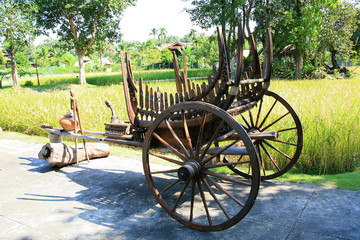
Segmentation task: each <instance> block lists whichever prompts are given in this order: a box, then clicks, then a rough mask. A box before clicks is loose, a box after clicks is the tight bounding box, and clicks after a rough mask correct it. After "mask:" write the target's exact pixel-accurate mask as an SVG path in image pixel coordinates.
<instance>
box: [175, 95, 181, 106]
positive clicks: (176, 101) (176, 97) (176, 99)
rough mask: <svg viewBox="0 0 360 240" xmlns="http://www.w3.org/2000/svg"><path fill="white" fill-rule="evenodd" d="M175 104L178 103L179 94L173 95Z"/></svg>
mask: <svg viewBox="0 0 360 240" xmlns="http://www.w3.org/2000/svg"><path fill="white" fill-rule="evenodd" d="M175 103H176V104H178V103H180V97H179V93H175Z"/></svg>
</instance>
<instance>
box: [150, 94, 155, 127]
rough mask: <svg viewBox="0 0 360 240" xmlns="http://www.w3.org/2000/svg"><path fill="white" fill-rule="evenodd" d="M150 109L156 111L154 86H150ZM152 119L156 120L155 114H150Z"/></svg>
mask: <svg viewBox="0 0 360 240" xmlns="http://www.w3.org/2000/svg"><path fill="white" fill-rule="evenodd" d="M150 111H151V113H152V112H153V111H154V92H153V88H150ZM150 119H151V121H152V120H154V116H153V114H151V115H150Z"/></svg>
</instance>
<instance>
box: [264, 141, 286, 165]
mask: <svg viewBox="0 0 360 240" xmlns="http://www.w3.org/2000/svg"><path fill="white" fill-rule="evenodd" d="M264 143H265V144H266V145H268V146H269V147H271V148H272V149H274V150H275V151H277V152H278V153H280V154H281V155H283V156H284V157H286V158H288V159H289V160H292V158H291V157H289V156H288V155H287V154H286V153H283V152H282V151H281V150H279V149H278V148H277V147H275V146H274V145H272V144H271V143H269V142H268V141H266V140H264Z"/></svg>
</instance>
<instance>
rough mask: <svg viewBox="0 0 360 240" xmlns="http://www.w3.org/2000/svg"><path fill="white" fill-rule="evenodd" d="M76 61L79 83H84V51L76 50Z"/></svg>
mask: <svg viewBox="0 0 360 240" xmlns="http://www.w3.org/2000/svg"><path fill="white" fill-rule="evenodd" d="M77 55H78V61H79V83H80V84H86V78H85V64H84V55H85V54H84V53H82V52H81V51H77Z"/></svg>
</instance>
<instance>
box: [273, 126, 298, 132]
mask: <svg viewBox="0 0 360 240" xmlns="http://www.w3.org/2000/svg"><path fill="white" fill-rule="evenodd" d="M292 130H297V128H296V127H293V128H285V129H281V130H277V132H287V131H292Z"/></svg>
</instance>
